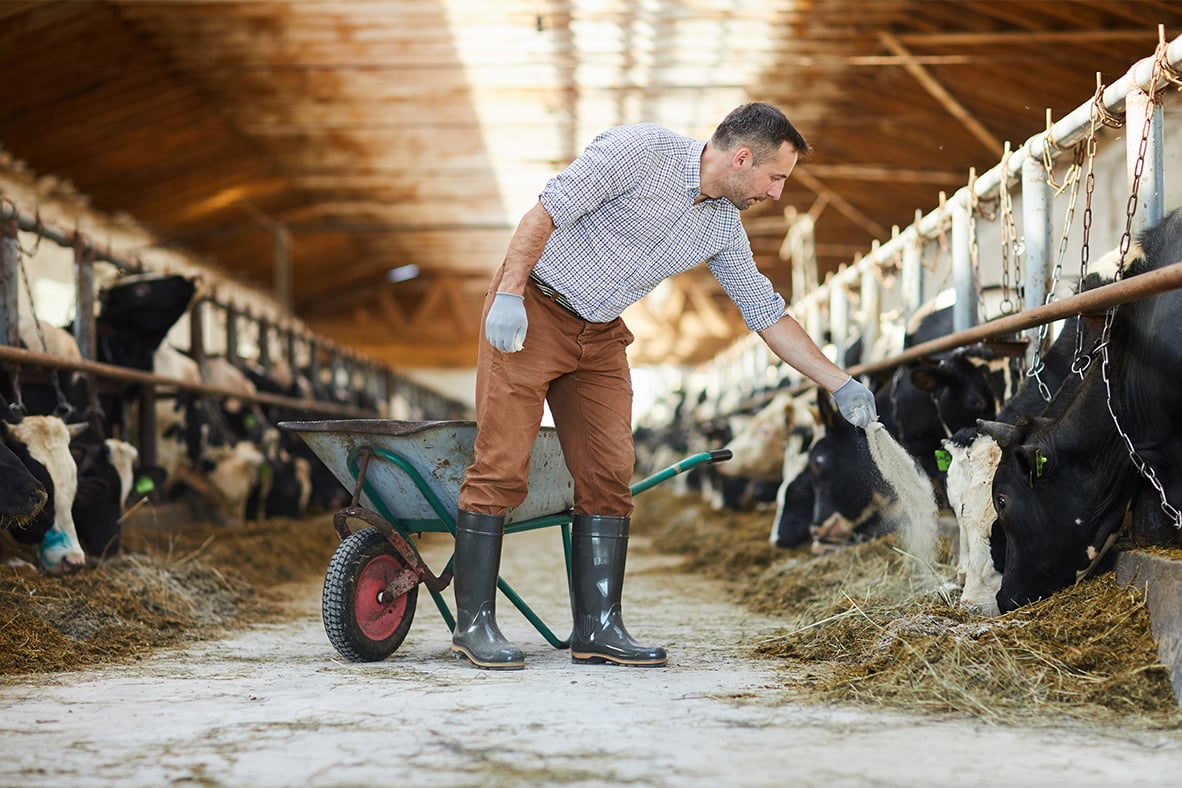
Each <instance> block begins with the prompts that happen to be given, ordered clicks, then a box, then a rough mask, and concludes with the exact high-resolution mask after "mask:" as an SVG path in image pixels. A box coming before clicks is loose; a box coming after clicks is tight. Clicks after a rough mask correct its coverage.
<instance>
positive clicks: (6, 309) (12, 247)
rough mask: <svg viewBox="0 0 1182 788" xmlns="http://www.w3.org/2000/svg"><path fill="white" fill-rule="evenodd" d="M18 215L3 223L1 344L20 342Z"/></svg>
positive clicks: (0, 247) (0, 249) (0, 248)
mask: <svg viewBox="0 0 1182 788" xmlns="http://www.w3.org/2000/svg"><path fill="white" fill-rule="evenodd" d="M18 235H19V226H18V224H17V218H16V213H15V212H13V215H12V216H11V217H10V218H5V219H4V220H3V221H0V343H3V344H5V345H13V346H16V345H17V344H18V342H19V340H20V265H21V250H20V240H19V238H18Z"/></svg>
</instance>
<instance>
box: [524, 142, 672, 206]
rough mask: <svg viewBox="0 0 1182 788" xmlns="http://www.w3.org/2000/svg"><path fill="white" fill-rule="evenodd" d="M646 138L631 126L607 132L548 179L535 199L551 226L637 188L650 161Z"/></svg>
mask: <svg viewBox="0 0 1182 788" xmlns="http://www.w3.org/2000/svg"><path fill="white" fill-rule="evenodd" d="M645 139H646V135H645V134H643V133H641V132H639V131H638V130H637V129H636V128H634V127H627V126H617V127H615V128H612V129H608V130H607V131H604V132H603V133H601V134H600V135H599V136H597V137H596V138H595V139H594V140H592V141H591V144H590V145H588V146H587V148H586V150H584V151H583V152H582V154H580V155H579V157H578V158H577V159H575V160H574V161H573V162H571V164H570V166H568V167H567V168H566V169H565V170H563V171H562V172H561V173H559V174H558V175H555V176H554V177H553V178H551V179H550V180H549V181H548V182H547V183H546V186H545V188H544V189H543V190H542V193H541V194H540V195H539V196H538V199H539V200H540V201H541V203H542V206H543V207H544V208H545V209H546V211H547V212H548V213H549V214H550V218H551V219H552V220H553V221H554V226H555V227H556V228H560V229H561V228H563V227H569V226H570V225H572V224H574V223H575V222H576V221H578V219H579V217H581V216H583V215H585V214H587V213H590V212H591V211H593V210H595V209H596V208H598V207H599V206H600V205H602V204H603V203H605V202H607V201H608V200H611V199H614V198H616V197H619V196H620V195H622V194H626V193H628V192H630V191H632V190H633V189H635V188H636V187H637V186H639V185H640V183H641V182H642V181H643V179H644V175H645V173H646V172H647V170H648V168H649V164H650V159H651V154H650V151H649V149H648V147H647V146H646V145H645V144H644V143H645Z"/></svg>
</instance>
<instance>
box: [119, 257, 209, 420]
mask: <svg viewBox="0 0 1182 788" xmlns="http://www.w3.org/2000/svg"><path fill="white" fill-rule="evenodd" d="M198 284H199V280H198V279H197V278H195V277H190V276H184V275H181V274H161V273H145V274H134V275H130V276H125V277H122V278H120V279H117V280H115V281H114V282H113V283H111V284H110V285H108V286H107V287H105V288H103V290H102V291H101V292H100V293H99V309H98V313H97V314H96V315H95V351H96V352H95V358H96V360H98V361H101V362H103V363H104V364H113V365H115V366H120V367H130V368H132V369H140V370H144V371H146V372H150V371H152V369H153V364H152V361H153V356H154V354H155V352H156V350H157V349H158V348H159V347H160V345H161V344H162V343H163V342H164V339H165V337H167V336H168V332H169V331H170V330H172V327H173V326H174V325H176V322H177V321H178V320H180V318H181V317H182V316H183V315H184V314H185V312H186V311H188V309H189V305H190V304H191V303H192V301H193V297H194V295H195V294H196V292H197V287H198ZM139 391H140V386H139V385H138V384H110V385H104V386H103V393H102V394H101V396H100V397H99V402H100V404H101V406H102V409H103V411H104V413H105V414H106V433H107V434H108V435H112V436H117V437H126V436H127V435H128V434H129V429H128V427H129V425H128V419H127V408H128V404H129V403H130V402H132V401H133V400H135V399H136V398H137V397H138V396H139Z"/></svg>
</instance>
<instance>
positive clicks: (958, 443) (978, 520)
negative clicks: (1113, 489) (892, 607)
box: [943, 320, 1095, 616]
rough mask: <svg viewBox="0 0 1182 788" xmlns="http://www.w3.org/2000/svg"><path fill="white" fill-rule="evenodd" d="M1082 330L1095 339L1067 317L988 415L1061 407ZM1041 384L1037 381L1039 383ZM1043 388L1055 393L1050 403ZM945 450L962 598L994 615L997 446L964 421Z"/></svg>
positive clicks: (1002, 418) (1000, 552) (998, 562)
mask: <svg viewBox="0 0 1182 788" xmlns="http://www.w3.org/2000/svg"><path fill="white" fill-rule="evenodd" d="M1080 329H1083V331H1084V340H1083V341H1084V342H1085V343H1086V344H1084V345H1082V347H1083V348H1084V349H1085V351H1090V349H1091V347H1092V345H1093V344H1094V340H1095V337H1094V336H1093V334H1094V332H1092V331H1090V330H1089V327H1088V324H1087V323H1086V322H1083V321H1076V320H1070V321H1068V322H1067V323H1066V324H1065V325H1064V327H1063V330H1062V331H1061V332H1060V333H1059V336H1058V337H1057V338H1056V339H1055V341H1054V342H1053V343H1052V344H1051V346H1050V347H1049V348H1048V349H1047V351H1046V352H1045V353H1044V354H1043V355H1042V370H1041V372H1040V374H1039V376H1038V377H1037V378H1034V377H1031V378H1028V379H1027V380H1026V381H1025V382H1024V383H1023V384H1022V385H1021V386H1020V387H1019V389H1018V391H1017V393H1016V394H1014V396H1013V397H1011V398H1010V399H1008V400H1007V401H1006V402H1005V404H1004V405H1003V406H1002V407H1001V409H1000V410H999V411H998V413H997V416H996V417H995V418H994V419H993V420H992V421H994V422H1000V423H1005V424H1015V423H1017V422H1019V421H1021V420H1022V419H1030V418H1034V417H1038V416H1042V417H1049V416H1052V415H1053V414H1054V413H1055V411H1054V410H1052V408H1054V407H1057V408H1058V409H1059V410H1061V409H1062V407H1063V405H1064V404H1065V403H1066V402H1067V401H1069V399H1070V397H1071V392H1073V391H1074V389H1075V387H1076V385H1078V383H1079V381H1080V376H1079V375H1076V374H1073V373H1072V366H1073V365H1074V363H1075V355H1076V343H1077V341H1078V340H1077V337H1078V336H1079V331H1080ZM1040 384H1041V385H1040ZM1044 387H1045V392H1048V393H1053V394H1054V395H1055V400H1054V402H1055V403H1057V405H1053V404H1052V402H1051V401H1050V400H1047V399H1045V398H1044ZM943 448H944V450H945V451H947V452H948V456H949V467H948V472H947V492H948V501H949V505H950V507H951V509H952V513H953V514H954V515H955V516H956V522H957V527H958V532H959V549H958V551H957V579H958V581H959V583H960V585H961V596H960V604H961V606H962V607H966V608H968V609H969V610H972V611H974V612H976V613H980V614H982V615H987V616H993V615H997V613H998V612H999V611H998V608H997V592H998V590H999V589H1000V587H1001V568H1002V563H1003V561H1004V554H1005V536H1004V533H1003V532H1002V531H1001V529H1000V528H997V527H996V526H997V513H996V512H995V511H994V509H993V476H994V472H995V470H996V468H997V464H998V462H999V461H1000V460H1001V447H1000V446H998V444H997V441H996V440H994V439H993V437H992V436H991V435H989V434H987V433H985V432H983V431H982V430H981V429H979V428H978V427H976V426H974V427H966V428H965V429H962V430H959V431H957V433H956V434H955V435H953V436H952V437H950V438H948V439H946V440H944V441H943Z"/></svg>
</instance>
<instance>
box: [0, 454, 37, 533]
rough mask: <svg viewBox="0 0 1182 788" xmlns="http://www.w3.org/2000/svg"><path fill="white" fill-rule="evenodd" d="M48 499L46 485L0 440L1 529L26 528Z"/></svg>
mask: <svg viewBox="0 0 1182 788" xmlns="http://www.w3.org/2000/svg"><path fill="white" fill-rule="evenodd" d="M48 500H49V493H48V492H46V490H45V485H43V484H42V483H41V482H39V481H37V477H36V476H34V475H33V473H32V471H30V470H29V469H28V468H27V467H25V464H24V463H23V462H21V459H20V457H18V456H17V455H16V454H15V453H13V451H12V449H10V448H9V447H8V444H7V443H6V442H4V441H3V440H0V528H5V529H7V528H24V527H26V526H27V525H28V524H29V522H30V521H31V520H32V519H33V518H34V517H36V516H37V514H38V513H39V512H40V511H41V510H42V508H44V506H45V504H46V502H47V501H48Z"/></svg>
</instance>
